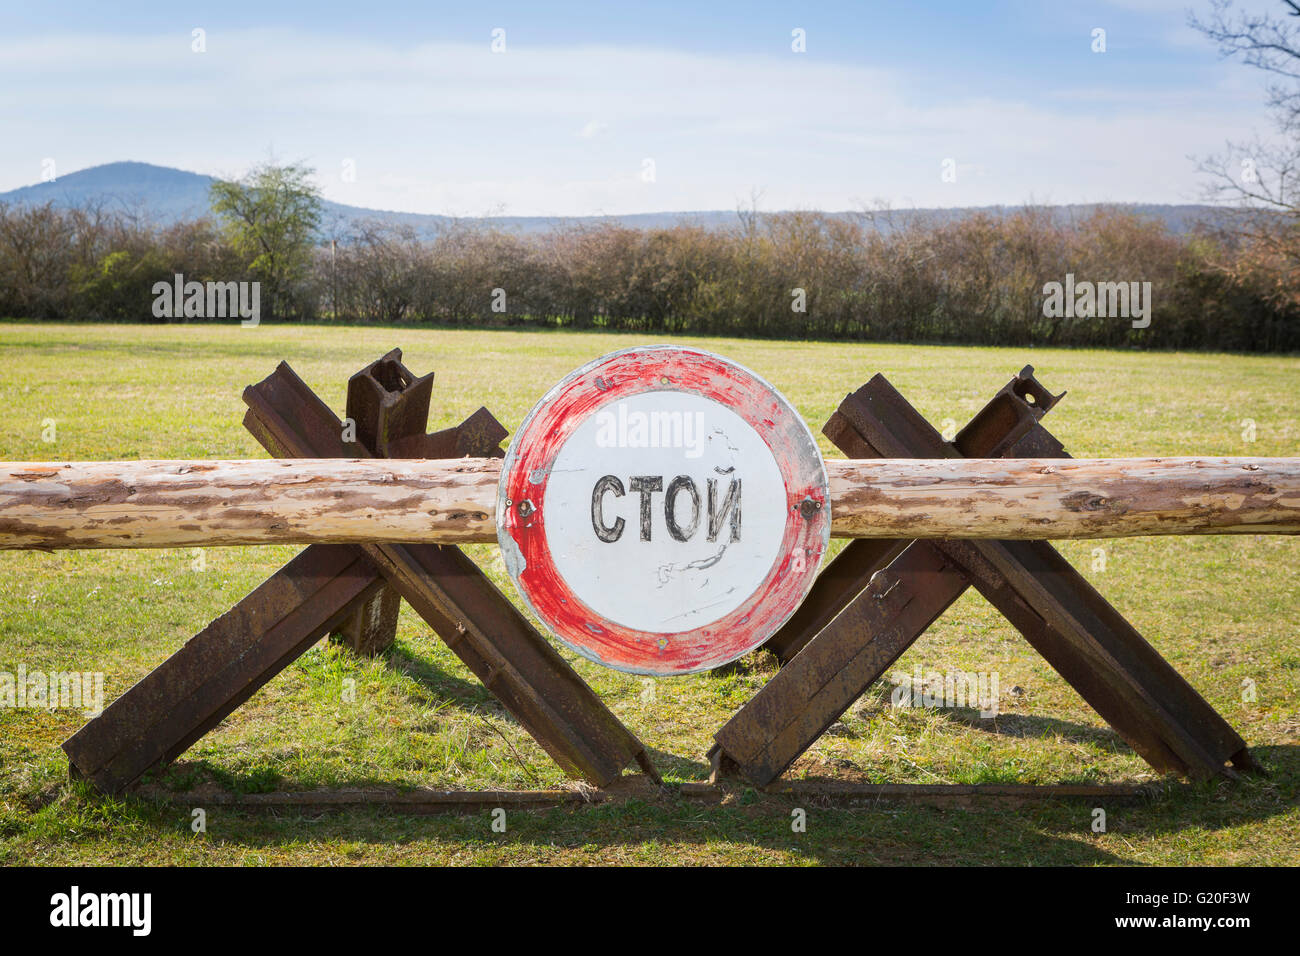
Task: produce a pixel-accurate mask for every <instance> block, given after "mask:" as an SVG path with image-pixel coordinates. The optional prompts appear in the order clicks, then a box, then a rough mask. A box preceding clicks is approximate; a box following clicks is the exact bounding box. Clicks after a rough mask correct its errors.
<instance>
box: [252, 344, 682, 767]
mask: <svg viewBox="0 0 1300 956" xmlns="http://www.w3.org/2000/svg"><path fill="white" fill-rule="evenodd" d="M244 401H245V403H246V404H247V405H248V406H249V411H248V414H247V416H246V419H245V422H246V424H248V425H249V428H250V431H252V432H253V433H254V434H255V435H257V436H258V437H259V440H262V439H263V438H264V439H265V440H264V441H263V444H264V445H265V446H266V448H267V450H268V451H271V453H272V454H275V455H277V456H287V457H301V458H336V457H342V456H343V455H345V454H348V453H349V449H348V446H347V444H346V443H345V442H344V441H343V440H342V437H341V436H342V423H341V422H340V421H339V419H338V417H337V416H336V415H335V414H334V413H333V412H332V411H331V410H330V409H329V407H328V406H327V405H325V404H324V402H322V401H321V400H320V399H319V398H317V397H316V396H315V395H314V394H313V393H312V392H311V390H310V389H308V388H307V387H306V385H305V384H303V383H302V381H301V379H299V378H298V376H297V375H296V374H295V373H294V372H293V370H292V369H291V368H289V366H288V365H287V364H285V363H281V364H280V366H279V367H278V368H277V369H276V371H275V372H274V373H273V374H272V375H270V376H269V377H268V378H267V379H265V380H264V381H262V382H259V383H258V384H257V385H251V386H249V387H248V388H247V389H245V390H244ZM478 424H479V425H480V426H484V425H485V424H486V423H484V422H483V421H482V418H481V416H480V419H479V423H478ZM479 433H480V434H482V435H484V436H486V435H490V434H492V433H493V430H492V429H491V428H490V427H486V428H481V431H480V432H479ZM357 547H359V548H360V549H361V550H362V551H363V552H364V553H365V554H366V555H367V557H369V558H370V560H371V561H372V562H373V563H374V565H375V567H376V568H378V570H379V571H380V573H381V574H383V575H384V577H385V578H386V579H387V582H388V583H389V584H390V585H391V586H392V587H393V588H394V589H395V590H396V591H397V592H398V593H399V594H401V596H402V597H403V598H404V599H405V600H406V602H407V603H408V604H410V605H411V607H412V608H414V609H415V611H416V613H417V614H419V615H420V616H421V617H423V618H424V620H425V621H426V622H427V623H428V624H429V625H430V626H431V627H432V628H433V629H434V631H435V632H436V633H437V634H438V636H439V637H441V638H442V639H443V641H445V642H446V643H447V645H448V646H449V647H450V648H451V649H452V650H453V651H454V652H455V653H456V655H457V656H458V657H460V659H461V660H462V661H463V662H464V663H465V665H466V666H467V667H468V668H469V669H470V670H471V671H472V672H473V673H474V674H475V676H477V677H478V678H479V680H481V681H482V682H483V684H484V686H486V687H487V688H488V690H490V691H491V692H492V693H493V694H494V695H495V696H496V697H497V699H498V700H500V701H501V703H502V704H503V705H504V706H505V707H506V709H507V710H509V711H510V713H511V714H513V715H514V717H515V719H516V720H518V721H519V723H520V724H521V725H522V726H523V727H524V728H525V729H526V730H527V731H528V732H529V733H530V734H531V735H532V736H533V737H534V739H536V740H537V742H538V743H539V744H540V745H541V746H542V748H543V749H544V750H546V752H547V753H549V754H550V755H551V757H552V758H553V759H554V760H555V761H556V762H557V763H558V764H559V765H560V766H561V767H563V768H564V770H565V771H566V772H568V773H570V774H572V775H575V776H580V777H583V778H585V779H586V780H588V781H589V782H591V783H593V784H595V785H597V786H604V785H607V784H609V783H610V782H612V781H613V780H615V779H617V778H618V777H619V776H620V775H621V773H622V771H623V768H624V767H626V766H627V765H628V764H630V763H632V762H633V761H635V762H636V763H637V764H639V765H640V766H641V768H642V769H643V770H644V771H645V772H646V774H647V775H649V776H650V777H651V778H652V779H654V780H655V781H658V779H659V775H658V772H657V771H656V769H655V767H654V765H653V763H652V762H651V761H650V757H649V754H648V753H647V751H646V749H645V746H644V745H643V744H642V743H641V742H640V741H639V740H638V739H637V738H636V737H635V736H634V735H633V734H632V732H631V731H629V730H628V729H627V728H626V727H625V726H624V725H623V724H622V723H621V722H620V721H619V720H618V718H617V717H615V716H614V714H613V713H612V712H611V711H610V710H609V709H608V708H607V707H606V706H605V705H604V703H603V702H601V700H600V698H599V697H597V696H596V694H595V692H594V691H592V690H591V688H590V687H588V686H587V684H586V683H585V682H584V681H583V680H582V678H581V677H579V676H578V674H577V672H576V671H574V670H573V668H572V667H570V666H569V665H568V663H567V662H566V661H565V660H564V658H562V657H561V656H560V655H559V654H558V653H557V652H556V651H555V650H554V648H552V647H551V645H550V644H549V643H547V641H546V640H545V639H544V638H543V637H542V636H541V634H539V633H538V632H537V630H536V629H535V628H534V627H533V626H532V625H531V624H529V623H528V621H527V619H526V618H524V616H523V615H522V614H521V613H520V612H519V611H518V610H517V609H516V608H515V606H514V605H513V604H511V603H510V601H509V599H508V598H506V596H505V595H503V594H502V593H501V592H500V591H499V590H498V589H497V588H496V586H495V585H494V584H492V582H491V581H490V580H488V578H487V576H486V575H485V574H484V573H483V572H482V571H481V570H480V569H479V567H478V565H476V564H475V563H474V562H473V561H472V560H471V559H470V558H469V557H468V556H467V555H466V554H465V553H464V552H462V551H461V550H460V549H459V548H457V547H454V546H444V545H432V544H406V545H402V544H365V545H359V546H357Z"/></svg>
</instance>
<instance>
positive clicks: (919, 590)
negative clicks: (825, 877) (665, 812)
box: [710, 365, 1065, 786]
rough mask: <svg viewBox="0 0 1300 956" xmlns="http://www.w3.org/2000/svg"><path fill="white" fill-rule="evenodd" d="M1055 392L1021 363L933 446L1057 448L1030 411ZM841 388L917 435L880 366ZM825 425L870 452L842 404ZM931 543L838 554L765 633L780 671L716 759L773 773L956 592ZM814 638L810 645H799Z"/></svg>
mask: <svg viewBox="0 0 1300 956" xmlns="http://www.w3.org/2000/svg"><path fill="white" fill-rule="evenodd" d="M1063 395H1064V393H1062V395H1056V396H1053V395H1052V394H1051V393H1050V392H1049V391H1048V390H1047V389H1046V388H1044V387H1043V386H1042V384H1041V383H1040V382H1038V380H1037V379H1036V378H1035V377H1034V370H1033V367H1032V366H1028V365H1027V366H1025V367H1024V368H1023V369H1022V370H1021V371H1020V373H1019V374H1018V375H1016V376H1015V377H1014V378H1013V379H1012V380H1011V381H1010V382H1008V383H1007V384H1006V385H1005V386H1003V387H1002V388H1001V389H1000V390H999V391H998V392H997V393H996V394H995V395H994V396H993V398H992V399H991V400H990V401H989V402H988V404H987V405H985V406H984V408H983V409H981V410H980V411H979V412H978V413H977V414H976V415H975V417H974V418H972V419H971V421H970V423H969V424H968V425H967V426H966V427H965V428H963V429H962V430H961V431H960V432H958V433H957V436H956V439H955V441H954V442H953V443H952V444H951V445H949V444H948V443H946V442H945V443H943V447H942V448H939V447H934V448H933V451H934V453H935V457H958V456H963V455H965V456H970V457H993V456H995V455H997V456H1004V457H1015V456H1022V455H1029V454H1032V455H1034V456H1035V457H1045V458H1047V457H1061V456H1063V455H1064V454H1065V450H1064V448H1063V447H1062V446H1061V445H1060V444H1059V443H1058V442H1057V441H1056V440H1055V439H1054V438H1052V436H1051V435H1050V434H1049V433H1048V432H1047V431H1046V429H1044V428H1043V427H1042V426H1041V425H1040V424H1039V421H1040V419H1041V418H1042V417H1043V416H1044V415H1045V414H1047V412H1048V411H1050V410H1051V408H1052V407H1053V406H1054V405H1055V404H1056V403H1057V402H1058V401H1060V399H1061V398H1062V397H1063ZM850 400H857V401H859V402H862V403H864V404H867V405H868V407H870V408H872V409H873V413H874V415H876V416H878V417H883V418H886V419H888V420H890V421H891V422H894V423H896V424H897V425H898V426H899V430H900V431H904V430H908V429H910V430H911V431H912V432H913V433H914V434H913V435H912V438H913V440H914V441H917V442H919V441H921V440H923V438H924V432H923V431H921V430H920V429H919V428H918V427H917V423H916V422H915V421H914V420H912V419H911V418H910V417H909V416H905V415H903V414H901V412H900V410H899V408H898V407H897V406H898V403H900V402H902V403H904V404H906V403H905V402H904V400H903V398H902V396H901V395H899V394H898V393H897V392H896V391H894V389H893V388H892V386H890V385H889V383H888V381H887V380H886V379H885V377H884V376H883V375H879V374H878V375H876V376H874V377H873V378H872V379H871V381H869V382H868V383H867V384H866V385H864V386H863V387H862V388H861V389H859V390H858V392H857V393H855V395H853V396H850V398H849V399H846V400H845V401H846V403H847V402H849V401H850ZM927 427H928V424H927ZM823 431H824V433H825V434H826V436H827V437H828V438H830V439H831V440H832V441H833V442H835V444H836V445H837V446H838V447H839V448H840V449H841V450H842V451H844V452H845V453H846V454H850V455H852V456H853V457H861V458H871V457H880V453H879V452H878V451H877V450H876V449H875V447H874V446H872V445H871V444H870V443H869V442H868V441H865V440H863V438H862V437H861V436H860V435H859V434H858V433H857V432H856V431H855V430H854V429H853V427H852V426H851V424H850V423H849V421H848V419H847V418H846V417H845V415H844V414H843V406H841V410H839V411H836V412H835V413H834V414H833V415H832V416H831V418H830V420H829V421H828V422H827V424H826V427H825V428H824V429H823ZM929 544H930V543H929V542H919V541H918V542H911V543H910V544H909V542H906V541H891V540H884V539H880V540H858V541H852V542H850V543H849V544H848V545H847V546H846V547H845V548H844V550H843V551H841V552H840V553H839V555H837V556H836V558H835V560H833V561H832V562H831V563H830V564H829V565H828V566H827V567H826V569H825V570H824V571H823V572H822V573H821V574H820V575H819V576H818V579H817V582H816V584H815V585H814V586H813V590H812V592H811V593H810V594H809V597H808V599H807V600H806V601H805V602H804V604H803V606H802V607H800V609H799V611H798V612H796V613H795V615H794V616H792V617H791V619H790V621H789V622H787V623H786V625H785V626H784V627H783V628H782V629H781V630H780V631H778V632H777V633H776V634H775V635H774V636H773V637H772V639H771V640H770V641H769V642H768V644H767V645H766V646H767V647H768V649H769V650H771V651H772V652H773V653H774V654H776V656H777V658H778V659H779V660H780V661H781V663H782V665H783V667H782V670H781V672H780V673H779V674H778V675H777V676H776V677H774V678H773V679H772V680H771V681H769V682H768V684H767V685H765V686H764V687H763V689H762V690H760V691H759V693H758V694H757V695H755V697H754V699H753V700H751V701H750V702H749V703H748V704H746V705H745V706H744V707H743V708H741V710H740V711H739V712H738V713H737V714H736V715H735V716H734V717H733V718H732V719H731V720H730V721H728V722H727V724H725V725H724V726H723V727H722V728H721V729H719V731H718V732H717V734H715V740H716V742H717V743H716V746H715V747H714V749H713V750H712V751H711V752H710V756H711V758H712V759H713V760H714V763H715V768H717V769H724V768H725V769H732V768H735V769H740V770H741V771H742V772H743V773H744V774H745V775H746V776H747V777H749V778H750V779H751V780H754V781H755V782H757V783H760V785H762V786H767V785H769V784H771V783H772V782H773V781H774V780H776V779H777V778H778V777H779V776H780V775H781V774H782V773H784V772H785V770H786V768H788V767H789V766H790V764H792V763H793V762H794V761H795V760H796V759H798V757H799V755H800V754H802V753H803V752H804V751H806V750H807V749H808V748H809V747H810V746H812V744H813V743H814V742H815V741H816V740H817V738H818V737H820V736H821V735H822V733H823V732H824V731H825V730H826V728H827V727H829V726H830V725H831V724H833V723H834V722H835V721H837V720H838V719H839V718H840V716H841V715H842V714H843V713H844V712H845V711H846V710H847V709H848V708H849V707H850V706H852V704H853V702H854V701H855V700H857V699H858V697H860V696H861V695H862V693H863V692H864V691H865V690H866V689H867V688H868V687H870V686H871V684H872V683H874V682H875V681H877V680H879V679H880V677H881V676H882V675H883V674H884V673H885V671H886V670H888V669H889V667H890V666H891V665H892V664H893V663H894V661H896V660H897V659H898V658H899V657H900V656H902V654H903V652H904V651H906V650H907V648H909V647H910V646H911V645H912V644H913V643H914V642H915V641H916V639H917V638H918V637H920V636H921V635H922V634H923V633H925V631H926V630H927V629H928V628H929V627H930V625H931V624H933V623H934V621H935V620H937V619H938V618H939V616H940V615H941V614H943V612H944V611H945V610H947V609H948V608H949V607H950V606H951V605H952V604H953V603H954V602H955V601H956V600H957V598H959V597H960V596H961V595H962V593H963V592H965V590H966V588H967V587H968V582H967V580H966V576H965V575H964V574H963V573H962V571H961V570H960V569H959V568H957V567H956V566H954V565H953V563H952V562H951V561H949V560H948V559H947V557H946V556H945V555H944V554H943V553H942V552H940V551H938V550H937V549H935V548H932V547H930V546H929ZM814 638H816V639H817V643H816V646H815V648H814V649H813V650H811V651H809V652H808V653H806V654H801V653H800V652H801V651H803V650H804V649H805V648H806V647H808V645H809V644H810V643H811V642H812V641H813V640H814Z"/></svg>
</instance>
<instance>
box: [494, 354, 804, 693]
mask: <svg viewBox="0 0 1300 956" xmlns="http://www.w3.org/2000/svg"><path fill="white" fill-rule="evenodd" d="M829 501H830V498H829V493H828V488H827V482H826V469H825V467H824V465H823V464H822V458H821V454H820V453H819V452H818V450H817V443H816V441H815V440H814V439H813V436H812V433H811V432H809V431H808V427H807V425H805V424H804V422H803V419H802V418H800V417H799V413H798V412H796V411H795V409H794V408H793V407H792V406H791V405H790V403H789V402H787V401H786V400H785V399H784V398H782V397H781V395H780V394H779V393H778V392H777V391H776V390H775V389H774V388H772V386H771V385H769V384H768V383H767V382H765V381H763V380H762V379H761V378H759V377H758V376H757V375H755V374H754V373H752V372H750V371H748V370H747V369H744V368H742V367H741V366H739V365H736V364H735V363H734V362H730V361H728V360H727V359H724V358H721V357H719V356H717V355H713V354H711V353H709V352H704V351H700V350H697V349H686V348H676V347H672V346H650V347H646V348H635V349H627V350H624V351H621V352H614V353H612V354H610V355H606V356H604V357H603V358H599V359H597V360H596V361H594V362H592V363H590V364H589V365H586V366H584V367H583V368H580V369H578V370H577V371H576V372H573V373H572V374H571V375H569V376H568V377H566V378H565V379H564V381H562V382H560V384H559V385H557V386H556V387H555V388H553V389H551V391H550V392H548V393H547V394H546V396H545V397H544V398H543V399H542V400H541V401H540V402H538V404H537V406H536V407H535V408H534V409H533V410H532V411H531V412H530V413H529V415H528V417H527V418H526V419H525V420H524V424H523V425H522V426H521V427H520V429H519V431H518V433H517V434H516V435H515V436H514V438H513V440H512V441H511V444H510V449H509V452H508V453H507V454H506V458H505V461H504V463H503V464H502V472H501V487H500V500H499V501H498V508H497V540H498V541H499V542H500V545H501V553H502V555H503V557H504V558H505V562H506V567H507V569H508V570H509V572H510V575H511V577H512V578H513V579H514V581H515V584H516V585H517V586H518V588H519V592H520V594H522V595H523V598H524V600H525V601H526V602H527V603H528V605H529V606H530V607H531V608H532V609H533V611H534V612H535V613H536V614H537V616H538V617H539V618H541V620H542V621H543V623H545V624H546V626H547V627H548V628H550V630H551V631H552V632H553V633H554V634H555V635H556V637H558V638H559V639H560V640H561V641H563V642H564V643H565V644H567V645H568V646H569V647H571V648H573V649H574V650H575V651H577V652H578V653H579V654H582V655H583V656H584V657H588V658H590V659H591V660H594V661H596V662H598V663H600V664H604V665H605V666H607V667H613V668H616V669H618V670H622V671H630V672H632V673H634V674H658V675H669V674H689V673H693V672H695V671H703V670H709V669H711V668H714V667H718V666H720V665H722V664H725V663H727V662H728V661H733V660H735V659H736V658H738V657H741V656H742V655H744V654H746V653H748V652H749V651H751V650H753V649H754V648H756V647H758V646H759V645H760V644H762V643H763V642H764V641H765V640H767V638H768V637H770V636H771V635H772V634H773V633H774V632H775V631H776V630H777V628H779V627H780V626H781V625H782V624H783V623H784V622H785V620H786V619H787V618H788V617H789V616H790V615H791V614H793V613H794V610H795V608H797V607H798V606H799V603H800V602H801V601H802V600H803V599H804V597H805V596H806V595H807V593H808V589H809V588H810V587H811V586H812V582H813V579H814V577H815V576H816V572H817V566H818V564H819V563H820V562H821V559H822V556H823V555H824V554H825V553H826V547H827V544H828V543H829V540H830V514H829V511H830V508H829Z"/></svg>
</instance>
